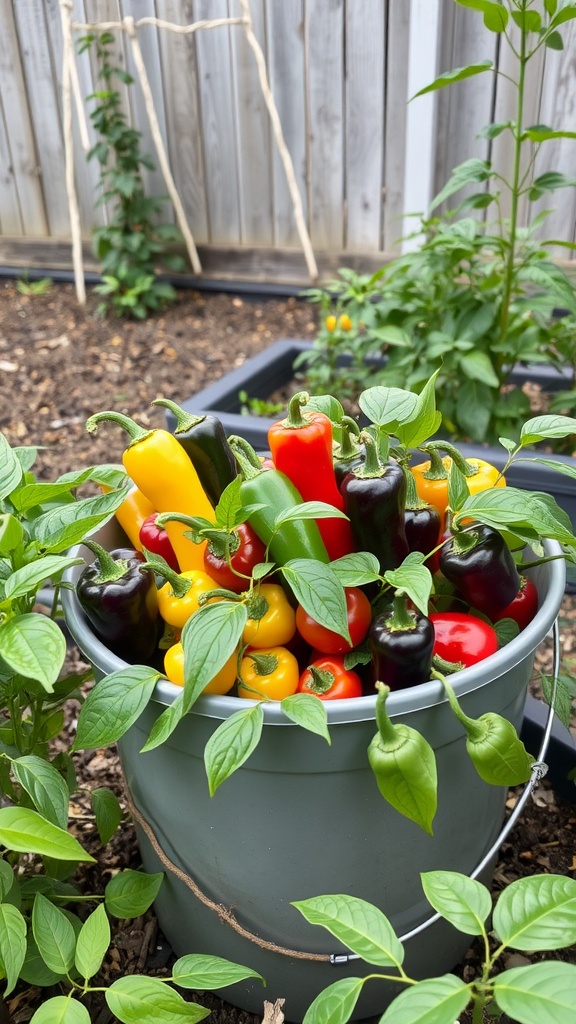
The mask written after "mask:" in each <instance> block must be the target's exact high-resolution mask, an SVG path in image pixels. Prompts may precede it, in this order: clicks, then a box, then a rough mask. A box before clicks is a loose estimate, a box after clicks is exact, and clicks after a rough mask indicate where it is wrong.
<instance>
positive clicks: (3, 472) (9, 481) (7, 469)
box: [0, 431, 23, 501]
mask: <svg viewBox="0 0 576 1024" xmlns="http://www.w3.org/2000/svg"><path fill="white" fill-rule="evenodd" d="M22 476H23V470H22V466H21V464H20V460H19V459H18V457H17V456H16V455H15V454H14V452H13V451H12V449H11V447H10V445H9V444H8V441H7V440H6V438H5V436H4V434H3V433H2V432H1V431H0V501H1V500H2V499H3V498H7V497H8V495H9V494H11V493H12V491H13V490H14V489H15V488H16V487H17V486H18V484H19V483H20V481H21V479H22Z"/></svg>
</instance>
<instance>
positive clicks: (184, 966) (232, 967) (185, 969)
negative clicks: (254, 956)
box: [171, 953, 263, 991]
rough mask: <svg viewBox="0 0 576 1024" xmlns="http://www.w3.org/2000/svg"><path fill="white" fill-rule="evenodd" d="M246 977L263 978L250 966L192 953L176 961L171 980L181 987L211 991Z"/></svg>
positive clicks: (260, 979) (233, 983)
mask: <svg viewBox="0 0 576 1024" xmlns="http://www.w3.org/2000/svg"><path fill="white" fill-rule="evenodd" d="M245 978H257V979H258V980H259V981H262V980H263V979H262V975H261V974H258V972H257V971H253V970H252V969H251V968H250V967H242V966H241V965H240V964H233V963H230V961H229V960H223V959H222V957H219V956H206V955H203V954H200V953H191V954H188V956H181V957H180V958H179V959H178V960H177V961H176V963H175V964H174V966H173V967H172V979H171V980H172V981H173V982H174V984H175V985H178V986H179V987H180V988H190V989H197V990H200V991H211V990H212V989H215V988H223V987H224V986H225V985H235V984H236V982H238V981H243V980H244V979H245Z"/></svg>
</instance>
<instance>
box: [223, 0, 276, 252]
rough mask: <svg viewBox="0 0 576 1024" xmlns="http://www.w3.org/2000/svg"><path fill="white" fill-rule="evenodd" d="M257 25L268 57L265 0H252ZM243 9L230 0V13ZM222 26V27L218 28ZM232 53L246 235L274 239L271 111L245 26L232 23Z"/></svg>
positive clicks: (257, 242) (264, 240) (256, 31)
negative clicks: (268, 108) (263, 91)
mask: <svg viewBox="0 0 576 1024" xmlns="http://www.w3.org/2000/svg"><path fill="white" fill-rule="evenodd" d="M250 10H251V15H252V22H253V30H254V35H255V36H256V39H257V40H258V42H259V44H260V46H261V47H262V50H263V53H264V56H265V57H266V31H265V15H264V4H263V0H250ZM239 12H240V5H239V4H238V3H234V2H232V3H229V5H228V13H229V15H230V17H237V16H238V14H239ZM218 31H222V29H220V30H218ZM230 53H231V59H232V81H233V95H234V104H235V122H236V140H237V147H238V193H239V198H240V237H241V239H242V240H246V241H250V242H251V243H253V244H255V245H267V244H270V243H271V241H272V177H271V166H270V163H271V161H270V147H271V145H272V142H271V125H270V117H269V114H268V110H267V107H266V104H265V102H264V96H263V94H262V89H261V86H260V80H259V77H258V69H257V67H256V60H255V56H254V53H253V51H252V48H251V47H250V45H249V43H248V40H247V38H246V32H245V31H244V29H243V28H242V27H241V26H239V25H238V26H236V27H233V28H231V29H230Z"/></svg>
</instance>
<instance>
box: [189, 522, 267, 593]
mask: <svg viewBox="0 0 576 1024" xmlns="http://www.w3.org/2000/svg"><path fill="white" fill-rule="evenodd" d="M207 541H208V543H207V544H206V548H205V549H204V568H205V570H206V572H207V573H208V575H209V576H211V577H212V579H214V580H216V583H217V584H218V586H219V587H226V588H227V589H228V590H234V591H235V592H236V593H237V594H241V593H242V592H243V591H244V590H246V589H247V587H248V585H249V583H250V577H251V575H252V570H253V569H254V566H255V565H258V563H259V562H263V561H264V559H265V555H266V549H265V547H264V544H263V543H262V541H261V540H260V538H259V537H258V536H257V534H256V533H255V532H254V530H253V529H252V527H251V526H250V525H249V524H248V523H240V525H239V526H236V527H234V529H232V530H230V531H228V532H227V531H225V530H216V529H215V530H214V531H213V532H210V533H209V534H208V536H207Z"/></svg>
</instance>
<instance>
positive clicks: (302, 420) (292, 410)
mask: <svg viewBox="0 0 576 1024" xmlns="http://www.w3.org/2000/svg"><path fill="white" fill-rule="evenodd" d="M309 401H310V395H309V394H308V392H307V391H297V392H296V394H295V395H292V398H291V399H290V401H289V403H288V415H287V417H286V419H284V420H282V426H283V427H286V428H287V429H288V430H298V429H300V428H301V427H307V426H308V424H309V420H307V419H306V417H305V416H303V415H302V407H303V406H304V405H307V404H308V402H309Z"/></svg>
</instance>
